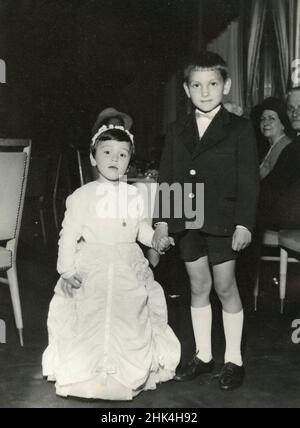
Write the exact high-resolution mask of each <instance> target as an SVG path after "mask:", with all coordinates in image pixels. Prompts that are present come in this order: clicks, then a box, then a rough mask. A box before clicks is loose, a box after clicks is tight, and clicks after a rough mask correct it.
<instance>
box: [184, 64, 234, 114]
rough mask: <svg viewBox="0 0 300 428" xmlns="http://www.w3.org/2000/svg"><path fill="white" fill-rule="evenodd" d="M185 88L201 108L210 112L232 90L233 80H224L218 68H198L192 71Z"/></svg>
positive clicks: (194, 102)
mask: <svg viewBox="0 0 300 428" xmlns="http://www.w3.org/2000/svg"><path fill="white" fill-rule="evenodd" d="M183 87H184V90H185V92H186V94H187V96H188V97H189V98H190V99H191V101H192V103H193V104H194V106H195V107H197V108H198V109H199V110H201V111H204V112H209V111H211V110H213V109H214V108H216V107H217V106H218V105H219V104H220V103H221V102H222V100H223V97H224V95H227V94H228V93H229V91H230V87H231V80H230V79H227V80H226V81H224V79H223V77H222V75H221V73H220V72H219V71H218V70H208V69H198V70H193V71H191V73H190V78H189V82H188V83H186V82H184V84H183Z"/></svg>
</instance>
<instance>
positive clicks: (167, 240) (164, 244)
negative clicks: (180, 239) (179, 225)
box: [155, 236, 175, 255]
mask: <svg viewBox="0 0 300 428" xmlns="http://www.w3.org/2000/svg"><path fill="white" fill-rule="evenodd" d="M171 246H173V247H174V246H175V241H174V239H173V238H172V237H171V236H167V237H164V238H161V239H160V240H159V241H158V243H157V248H155V249H156V251H157V252H158V253H159V254H160V255H162V254H165V252H166V251H167V250H168V249H169V248H170V247H171Z"/></svg>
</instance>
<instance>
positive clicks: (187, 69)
mask: <svg viewBox="0 0 300 428" xmlns="http://www.w3.org/2000/svg"><path fill="white" fill-rule="evenodd" d="M198 69H204V70H205V69H206V70H217V71H219V72H220V74H221V76H222V77H223V79H224V81H225V80H227V78H228V68H227V64H226V62H225V61H224V59H223V58H222V57H221V56H220V55H218V54H216V53H214V52H210V51H202V52H199V53H197V54H196V55H194V56H193V57H191V58H189V59H188V60H187V61H186V63H185V66H184V72H183V78H184V81H185V82H186V83H188V82H189V78H190V74H191V72H192V71H194V70H198Z"/></svg>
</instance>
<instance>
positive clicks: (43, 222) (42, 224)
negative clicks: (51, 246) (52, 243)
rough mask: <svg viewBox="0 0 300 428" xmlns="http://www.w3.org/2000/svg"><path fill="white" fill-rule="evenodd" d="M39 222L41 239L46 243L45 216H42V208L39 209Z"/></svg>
mask: <svg viewBox="0 0 300 428" xmlns="http://www.w3.org/2000/svg"><path fill="white" fill-rule="evenodd" d="M40 222H41V228H42V234H43V241H44V244H45V245H47V235H46V227H45V217H44V211H43V210H42V209H40Z"/></svg>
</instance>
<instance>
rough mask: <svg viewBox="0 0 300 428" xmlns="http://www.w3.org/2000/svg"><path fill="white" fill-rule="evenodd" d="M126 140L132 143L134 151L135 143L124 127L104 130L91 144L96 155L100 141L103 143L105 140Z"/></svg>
mask: <svg viewBox="0 0 300 428" xmlns="http://www.w3.org/2000/svg"><path fill="white" fill-rule="evenodd" d="M111 140H115V141H126V142H128V143H130V145H131V151H133V148H134V146H133V143H132V141H131V139H130V137H129V135H128V134H127V133H126V132H125V131H123V130H122V129H116V128H114V129H108V130H107V131H104V132H103V133H102V134H100V135H99V137H98V138H97V139H96V141H95V143H94V144H92V145H91V148H90V149H91V154H92V155H93V156H95V153H96V148H97V145H98V144H99V143H102V142H104V141H111Z"/></svg>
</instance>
